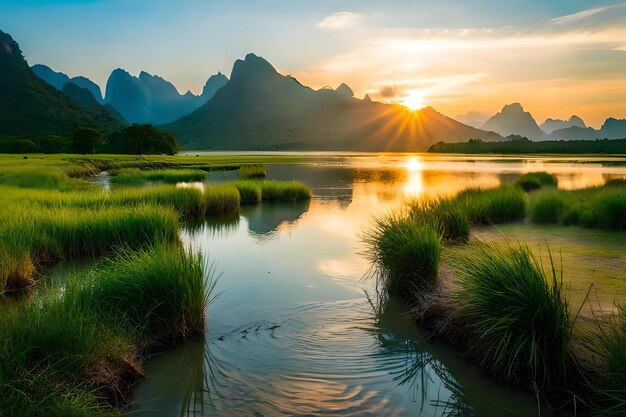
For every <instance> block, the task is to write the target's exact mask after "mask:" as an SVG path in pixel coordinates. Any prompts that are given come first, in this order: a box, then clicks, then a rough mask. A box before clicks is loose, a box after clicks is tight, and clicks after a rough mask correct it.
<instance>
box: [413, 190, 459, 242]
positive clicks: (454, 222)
mask: <svg viewBox="0 0 626 417" xmlns="http://www.w3.org/2000/svg"><path fill="white" fill-rule="evenodd" d="M409 207H410V215H411V216H412V217H414V218H415V219H417V220H420V221H422V222H424V223H428V224H431V225H434V226H435V227H436V228H437V230H438V232H439V234H440V235H441V236H442V238H443V239H444V240H445V241H446V242H448V243H467V241H468V240H469V236H470V221H469V218H468V216H467V215H466V214H465V213H464V212H463V210H462V209H461V208H460V207H458V205H457V204H456V203H455V200H454V199H441V200H426V201H423V200H420V201H415V202H410V203H409Z"/></svg>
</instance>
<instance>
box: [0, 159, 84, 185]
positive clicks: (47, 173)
mask: <svg viewBox="0 0 626 417" xmlns="http://www.w3.org/2000/svg"><path fill="white" fill-rule="evenodd" d="M0 185H10V186H15V187H22V188H34V189H44V190H53V189H55V190H70V189H75V188H87V187H89V185H90V184H88V183H86V182H85V181H82V180H78V179H74V178H70V177H69V176H68V175H67V173H66V172H65V171H64V170H63V169H61V168H58V167H43V166H37V165H34V166H31V165H24V166H2V167H0Z"/></svg>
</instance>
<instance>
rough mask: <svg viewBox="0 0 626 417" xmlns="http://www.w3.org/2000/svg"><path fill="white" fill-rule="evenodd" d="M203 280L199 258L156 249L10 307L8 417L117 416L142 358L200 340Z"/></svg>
mask: <svg viewBox="0 0 626 417" xmlns="http://www.w3.org/2000/svg"><path fill="white" fill-rule="evenodd" d="M206 274H210V271H207V270H206V266H205V264H204V262H203V260H202V258H201V256H200V255H194V254H187V253H185V252H184V251H183V250H181V249H178V248H173V247H169V248H168V247H163V246H159V247H155V248H152V249H149V250H146V251H139V252H135V253H124V254H122V255H120V257H119V258H116V259H115V260H111V261H106V262H104V263H103V264H101V265H100V266H99V267H97V268H96V269H95V270H94V271H93V272H92V273H91V274H89V275H88V276H86V277H75V278H74V279H73V280H72V281H71V282H70V284H68V286H67V288H65V290H64V291H63V292H62V293H60V294H59V295H58V296H56V297H47V298H44V299H41V300H34V301H33V302H27V303H21V304H17V305H12V306H6V307H7V308H6V309H5V311H4V313H3V315H2V317H0V335H1V336H0V337H1V339H2V340H3V341H5V342H4V343H2V344H0V356H1V357H2V358H3V360H2V361H1V362H0V395H1V396H2V405H3V413H6V414H7V415H11V416H15V417H21V416H28V417H31V416H42V417H43V416H59V417H61V416H81V417H82V416H113V415H119V414H118V411H117V410H116V409H114V408H113V406H115V405H121V404H123V403H125V401H126V394H128V389H129V388H130V387H131V386H132V385H133V384H134V382H136V381H137V380H138V379H139V378H140V377H141V368H140V363H141V359H142V357H143V355H144V354H145V353H150V352H155V351H158V350H162V349H163V348H164V347H166V346H171V345H173V344H176V343H178V342H180V341H181V340H183V339H185V338H188V337H192V336H194V335H201V334H203V333H204V331H205V328H206V323H205V310H206V307H207V303H208V301H209V298H208V297H209V294H210V291H211V289H212V286H211V284H210V283H211V282H212V281H211V279H210V275H209V280H208V281H207V282H209V285H206V284H205V275H206Z"/></svg>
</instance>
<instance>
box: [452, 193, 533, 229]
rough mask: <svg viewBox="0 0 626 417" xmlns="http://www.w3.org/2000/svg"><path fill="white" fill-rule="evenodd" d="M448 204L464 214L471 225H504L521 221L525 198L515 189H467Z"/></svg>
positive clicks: (523, 215) (524, 210) (524, 214)
mask: <svg viewBox="0 0 626 417" xmlns="http://www.w3.org/2000/svg"><path fill="white" fill-rule="evenodd" d="M450 204H453V205H455V206H456V207H457V208H458V210H460V211H461V212H463V213H465V214H466V215H467V216H468V218H469V220H470V221H471V222H473V223H482V224H496V223H506V222H513V221H519V220H523V219H524V217H525V216H526V197H525V195H524V193H523V192H522V190H520V189H519V188H516V187H499V188H491V189H487V190H482V189H476V188H473V189H468V190H465V191H463V192H461V193H459V194H458V195H457V196H456V197H455V198H454V199H453V200H452V201H451V203H450Z"/></svg>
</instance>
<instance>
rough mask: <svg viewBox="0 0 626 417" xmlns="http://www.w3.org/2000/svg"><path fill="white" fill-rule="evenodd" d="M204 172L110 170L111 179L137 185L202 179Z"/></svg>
mask: <svg viewBox="0 0 626 417" xmlns="http://www.w3.org/2000/svg"><path fill="white" fill-rule="evenodd" d="M205 178H206V172H205V171H202V170H200V169H158V170H141V169H138V168H126V169H121V170H116V171H112V177H111V181H112V182H115V183H117V184H124V185H139V184H143V183H145V182H147V181H160V182H165V183H177V182H186V181H195V182H197V181H203V180H204V179H205Z"/></svg>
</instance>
